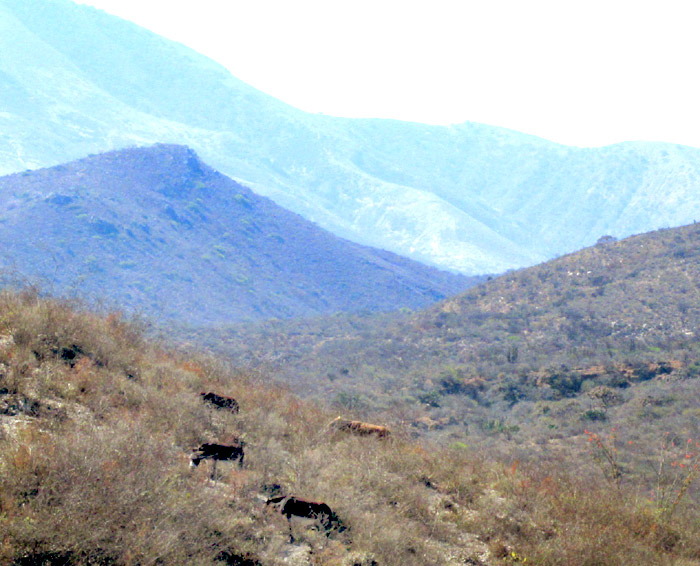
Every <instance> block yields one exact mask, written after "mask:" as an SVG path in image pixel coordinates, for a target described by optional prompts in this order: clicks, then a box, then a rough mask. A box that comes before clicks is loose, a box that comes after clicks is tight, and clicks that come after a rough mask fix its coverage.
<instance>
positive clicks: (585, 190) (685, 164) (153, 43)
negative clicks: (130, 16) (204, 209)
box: [0, 0, 700, 274]
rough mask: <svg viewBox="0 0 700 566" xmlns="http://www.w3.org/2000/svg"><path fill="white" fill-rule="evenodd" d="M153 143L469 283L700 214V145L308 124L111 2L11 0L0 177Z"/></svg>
mask: <svg viewBox="0 0 700 566" xmlns="http://www.w3.org/2000/svg"><path fill="white" fill-rule="evenodd" d="M251 48H253V47H252V46H251ZM241 56H245V54H242V55H241ZM154 142H164V143H177V144H184V145H187V146H190V147H192V148H193V149H195V150H196V151H197V153H198V154H199V155H200V156H201V157H202V159H203V160H204V161H205V162H206V163H209V164H211V165H212V166H213V167H215V168H216V169H217V170H220V171H221V172H223V173H225V174H227V175H229V176H232V177H234V178H235V179H236V180H238V181H240V182H242V183H243V184H245V185H247V186H250V187H251V188H252V189H253V190H254V191H256V192H257V193H259V194H261V195H266V196H269V197H270V198H272V199H273V200H274V201H276V202H277V203H278V204H280V205H282V206H284V207H285V208H288V209H290V210H292V211H294V212H297V213H299V214H301V215H303V216H304V217H306V218H307V219H310V220H312V221H314V222H316V223H318V224H319V225H320V226H322V227H324V228H326V229H328V230H330V231H332V232H334V233H335V234H337V235H340V236H343V237H345V238H348V239H351V240H354V241H356V242H360V243H363V244H370V245H373V246H376V247H381V248H385V249H388V250H392V251H394V252H397V253H400V254H402V255H406V256H409V257H412V258H414V259H417V260H420V261H422V262H425V263H430V264H434V265H439V266H442V267H445V268H449V269H452V270H457V271H461V272H464V273H471V274H473V273H488V272H499V271H503V270H505V269H509V268H514V267H519V266H524V265H530V264H534V263H537V262H539V261H541V260H544V259H546V258H549V257H552V256H555V255H558V254H561V253H564V252H568V251H572V250H575V249H579V248H581V247H583V246H586V245H589V244H592V243H594V242H595V241H596V240H597V239H598V238H599V237H600V236H603V235H605V234H611V235H614V236H617V237H622V236H626V235H629V234H632V233H638V232H644V231H648V230H652V229H655V228H659V227H665V226H677V225H681V224H684V223H687V222H692V221H693V220H694V219H697V218H700V193H698V191H697V189H696V187H697V186H698V172H699V171H700V150H698V149H694V148H689V147H683V146H677V145H669V144H657V143H626V144H618V145H613V146H608V147H604V148H598V149H580V148H573V147H566V146H562V145H558V144H555V143H552V142H548V141H546V140H543V139H539V138H536V137H533V136H528V135H524V134H521V133H518V132H514V131H510V130H505V129H501V128H495V127H490V126H485V125H479V124H473V123H466V124H461V125H457V126H450V127H441V126H427V125H421V124H414V123H404V122H398V121H391V120H351V119H342V118H333V117H328V116H322V115H312V114H308V113H305V112H302V111H300V110H297V109H295V108H292V107H291V106H288V105H286V104H284V103H282V102H280V101H278V100H276V99H274V98H272V97H270V96H268V95H265V94H263V93H261V92H259V91H257V90H255V89H254V88H252V87H250V86H248V85H246V84H244V83H242V82H241V81H239V80H238V79H236V78H234V77H233V76H231V75H230V73H229V72H228V71H226V70H225V69H224V68H223V67H221V66H220V65H218V64H216V63H214V62H212V61H211V60H209V59H207V58H206V57H203V56H201V55H199V54H197V53H195V52H194V51H192V50H190V49H187V48H185V47H184V46H182V45H180V44H177V43H174V42H171V41H168V40H166V39H164V38H162V37H159V36H157V35H154V34H152V33H150V32H148V31H146V30H144V29H142V28H139V27H138V26H135V25H133V24H131V23H129V22H125V21H123V20H120V19H119V18H116V17H113V16H110V15H108V14H105V13H104V12H101V11H99V10H95V9H93V8H90V7H87V6H79V5H76V4H73V3H72V2H70V1H69V0H0V173H11V172H15V171H21V170H23V169H28V168H36V167H41V166H49V165H55V164H59V163H62V162H66V161H70V160H72V159H77V158H80V157H82V156H84V155H87V154H89V153H99V152H103V151H107V150H111V149H116V148H122V147H126V146H133V145H148V144H151V143H154Z"/></svg>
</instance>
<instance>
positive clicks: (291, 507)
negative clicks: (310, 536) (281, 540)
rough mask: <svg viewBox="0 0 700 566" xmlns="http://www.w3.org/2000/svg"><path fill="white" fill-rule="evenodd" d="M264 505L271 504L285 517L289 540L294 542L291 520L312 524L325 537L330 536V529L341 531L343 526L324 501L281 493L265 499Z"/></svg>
mask: <svg viewBox="0 0 700 566" xmlns="http://www.w3.org/2000/svg"><path fill="white" fill-rule="evenodd" d="M266 505H271V506H272V507H273V508H274V509H276V510H277V511H278V512H280V513H281V514H282V515H284V516H285V517H287V524H288V525H289V542H290V543H293V542H294V535H293V534H292V522H293V521H294V522H296V523H301V524H307V525H313V526H314V528H316V530H318V531H323V532H324V533H325V534H326V536H327V537H330V535H331V531H332V530H334V529H335V530H337V531H338V532H343V531H344V530H345V527H344V526H343V525H342V523H341V521H340V519H338V517H337V515H336V514H335V513H333V511H331V508H330V507H329V506H328V505H326V504H325V503H316V502H314V501H305V500H304V499H299V498H298V497H294V496H291V495H281V496H277V497H271V498H270V499H268V500H267V502H266Z"/></svg>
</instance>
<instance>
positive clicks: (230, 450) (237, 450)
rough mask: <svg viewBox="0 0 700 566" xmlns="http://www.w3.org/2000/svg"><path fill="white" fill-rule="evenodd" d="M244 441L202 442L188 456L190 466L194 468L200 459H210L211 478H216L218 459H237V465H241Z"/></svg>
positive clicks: (243, 455)
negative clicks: (227, 442) (229, 443)
mask: <svg viewBox="0 0 700 566" xmlns="http://www.w3.org/2000/svg"><path fill="white" fill-rule="evenodd" d="M244 446H245V442H243V441H242V440H238V439H235V440H234V443H233V444H231V445H227V444H214V443H208V442H207V443H204V444H202V445H201V446H200V447H199V448H197V449H195V450H193V451H192V454H191V456H190V468H196V467H197V466H199V463H200V462H201V461H202V460H211V461H212V463H213V464H212V470H211V479H213V480H215V479H216V464H217V462H219V461H230V460H238V465H239V466H240V467H243V458H244V457H245V453H244V452H243V447H244Z"/></svg>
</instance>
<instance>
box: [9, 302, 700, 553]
mask: <svg viewBox="0 0 700 566" xmlns="http://www.w3.org/2000/svg"><path fill="white" fill-rule="evenodd" d="M200 391H219V392H221V393H225V394H227V395H233V396H234V397H235V398H236V400H237V401H238V403H239V407H240V410H239V412H238V413H236V414H233V413H231V412H230V411H217V410H215V409H213V408H211V407H208V406H207V405H205V404H204V403H203V402H202V398H201V396H200V394H199V392H200ZM336 414H337V412H336V411H333V412H331V411H329V410H328V409H327V408H325V407H323V406H319V405H318V404H315V403H314V404H312V403H310V402H308V401H307V402H305V401H302V400H300V399H299V398H296V397H294V396H293V395H292V394H291V393H290V392H289V391H288V390H287V389H284V388H278V387H275V386H274V385H272V384H270V381H269V376H267V375H265V374H261V373H258V372H250V371H245V372H241V371H231V369H230V365H229V364H228V362H222V361H221V360H216V359H214V358H212V357H211V356H210V355H207V356H202V355H200V354H199V353H197V352H196V351H193V350H192V349H190V350H189V351H188V352H187V353H183V352H176V351H172V350H166V349H164V347H163V345H162V344H154V343H152V342H149V341H148V340H146V339H145V338H144V336H143V335H142V333H141V331H140V329H139V327H137V326H134V325H132V324H130V323H129V322H128V321H126V320H124V319H123V318H121V317H120V316H118V315H116V314H114V313H112V314H111V315H109V316H107V317H98V316H95V315H94V314H92V313H89V312H85V311H82V310H75V309H71V308H69V307H68V306H67V305H66V304H65V303H63V302H60V301H55V300H46V299H39V298H37V297H36V295H33V294H32V293H29V292H23V293H21V294H19V295H17V294H14V293H9V292H7V291H6V290H3V291H0V470H2V473H0V537H2V541H3V544H2V545H0V563H2V564H3V565H8V566H27V565H38V564H42V565H47V564H52V565H59V564H60V565H64V566H68V565H70V566H90V565H93V566H94V565H95V564H100V565H105V566H108V565H116V564H167V565H171V564H172V565H180V564H187V565H193V566H222V565H224V564H228V565H235V566H261V565H265V566H285V565H287V566H288V565H290V564H294V565H297V566H312V565H319V564H323V565H324V566H325V565H327V566H349V565H353V566H372V565H377V564H382V565H386V566H427V565H430V566H457V565H464V564H472V565H475V566H476V565H478V566H497V565H502V564H504V563H515V562H518V563H523V564H539V565H541V566H561V565H562V564H566V565H567V566H591V565H592V564H615V565H620V566H636V565H638V564H648V565H653V566H662V565H663V566H665V565H671V564H675V565H677V566H680V565H681V564H682V565H683V566H697V564H698V563H699V561H700V538H699V537H698V536H697V533H698V528H697V527H698V525H697V511H698V505H697V502H696V503H693V501H692V499H691V498H690V497H688V495H687V493H686V494H684V496H683V497H682V498H681V500H680V501H676V503H677V504H674V505H673V507H672V508H669V507H666V506H665V505H666V504H668V503H669V501H664V500H663V499H661V500H659V501H658V502H657V501H656V500H655V501H648V500H647V499H646V497H643V496H642V494H644V493H645V491H643V490H642V489H640V488H641V487H642V485H643V484H642V483H641V482H636V483H634V484H631V485H627V484H622V485H617V486H616V485H613V484H609V483H608V482H606V481H605V480H604V478H603V477H601V474H600V472H599V470H597V469H596V466H595V464H594V462H593V461H591V459H590V458H584V459H581V458H574V457H570V456H569V457H567V458H561V459H556V460H554V459H551V460H544V459H539V460H534V459H532V458H530V460H531V461H529V462H528V461H527V460H520V461H519V460H514V458H513V456H512V455H508V456H507V457H498V455H497V451H498V448H499V447H502V446H503V443H502V442H499V441H498V439H493V440H492V441H491V443H490V444H489V451H488V452H483V453H479V452H478V451H475V450H472V449H470V448H468V447H467V446H466V445H465V444H464V443H461V442H457V443H452V444H451V445H449V446H446V445H436V444H434V443H431V442H428V441H422V442H421V443H420V444H419V443H417V442H415V441H412V440H411V439H410V438H409V435H408V434H407V430H406V428H405V426H403V425H402V424H401V423H400V422H398V421H397V420H392V421H388V422H389V424H391V426H392V434H391V438H385V439H376V438H372V437H358V436H354V435H349V434H345V433H343V432H342V431H336V432H333V431H332V430H331V427H330V426H329V424H330V423H331V422H332V420H333V417H334V416H335V415H336ZM383 422H387V421H384V420H383ZM236 438H237V439H240V440H243V441H244V442H245V446H244V447H243V448H244V451H245V463H244V464H242V465H241V466H239V465H238V464H237V463H232V462H226V461H221V462H219V463H218V466H217V469H216V475H215V477H214V478H212V479H210V474H212V466H211V464H212V463H211V462H207V461H205V462H202V463H201V464H200V465H199V467H198V468H197V469H195V470H192V469H189V466H188V460H189V456H190V455H192V454H193V449H194V448H195V447H197V446H200V445H202V443H212V442H217V443H223V444H233V442H234V439H236ZM685 446H686V443H685V438H684V442H683V448H684V449H685ZM685 461H686V462H687V463H688V464H693V463H694V461H693V460H692V459H685ZM696 461H697V458H696V460H695V462H696ZM684 465H685V463H684ZM277 494H280V495H294V496H296V497H299V498H302V499H305V500H311V501H323V502H325V503H326V504H327V505H328V506H330V509H332V512H333V513H334V514H335V517H336V521H333V524H334V525H336V528H333V529H330V531H329V532H328V536H327V537H326V536H324V535H325V533H324V530H325V529H323V528H321V529H320V531H321V532H316V531H315V530H314V529H313V528H310V527H307V526H306V525H305V524H303V523H302V524H298V523H297V522H296V521H294V522H293V524H292V525H291V526H290V525H288V522H287V519H285V517H284V516H283V515H282V514H280V513H277V512H275V510H274V508H273V507H272V506H268V505H266V500H267V499H268V498H269V497H271V496H273V495H277ZM673 496H674V497H675V494H673ZM671 501H673V500H671ZM669 509H670V512H669ZM323 526H324V525H322V526H321V527H323ZM290 535H293V537H294V539H293V540H292V539H291V537H290Z"/></svg>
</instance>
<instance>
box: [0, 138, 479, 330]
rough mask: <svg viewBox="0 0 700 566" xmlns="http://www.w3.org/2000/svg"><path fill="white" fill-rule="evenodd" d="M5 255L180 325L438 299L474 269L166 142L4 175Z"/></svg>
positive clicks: (56, 286)
mask: <svg viewBox="0 0 700 566" xmlns="http://www.w3.org/2000/svg"><path fill="white" fill-rule="evenodd" d="M0 241H2V242H3V247H2V250H1V251H0V267H1V268H2V269H3V271H4V276H5V277H6V278H11V277H12V276H14V275H15V273H17V274H19V275H21V276H25V277H28V278H29V279H30V281H33V280H38V281H39V284H40V286H41V287H43V288H46V289H48V290H52V291H53V292H54V293H61V294H63V293H69V294H80V295H81V296H84V297H92V298H94V299H97V300H103V301H107V302H108V304H109V305H114V304H119V305H120V306H122V307H125V308H128V309H129V310H130V311H132V312H133V311H140V312H142V313H143V314H146V315H149V316H151V317H153V318H154V319H156V320H158V321H160V322H168V323H169V324H172V323H173V322H177V323H185V322H186V323H187V324H200V325H201V324H222V323H227V322H231V321H236V320H238V321H240V320H253V319H261V318H274V317H280V318H286V317H294V316H296V317H300V316H311V315H318V314H320V313H328V314H331V313H334V312H338V311H344V310H348V311H362V310H368V311H374V310H390V309H398V308H401V307H408V308H416V307H418V306H426V305H428V304H430V303H432V302H435V301H437V300H439V299H441V298H444V297H446V296H449V295H452V294H455V293H457V292H459V291H461V290H464V289H465V288H466V287H467V286H468V285H469V284H470V280H469V278H467V277H464V276H461V275H456V274H452V273H447V272H441V271H439V270H437V269H435V268H432V267H428V266H425V265H422V264H419V263H417V262H414V261H412V260H409V259H406V258H402V257H399V256H396V255H394V254H392V253H390V252H386V251H382V250H377V249H372V248H368V247H364V246H360V245H358V244H354V243H352V242H348V241H346V240H342V239H340V238H337V237H336V236H333V235H332V234H330V233H328V232H326V231H325V230H322V229H320V228H319V227H317V226H316V225H314V224H312V223H311V222H308V221H307V220H304V219H303V218H302V217H300V216H298V215H296V214H294V213H291V212H288V211H286V210H284V209H282V208H281V207H279V206H277V205H276V204H274V203H273V202H272V201H270V200H269V199H267V198H265V197H260V196H258V195H256V194H254V193H253V192H251V191H250V190H248V189H247V188H245V187H243V186H241V185H239V184H238V183H236V182H235V181H232V180H231V179H229V178H228V177H225V176H224V175H221V174H219V173H217V172H216V171H214V170H213V169H211V168H210V167H208V166H207V165H205V164H204V163H202V162H201V161H200V160H199V158H198V157H197V155H196V154H195V153H194V152H193V151H192V150H190V149H187V148H185V147H182V146H168V145H157V146H153V147H149V148H138V149H127V150H121V151H115V152H111V153H108V154H102V155H96V156H91V157H88V158H85V159H82V160H79V161H75V162H71V163H67V164H64V165H60V166H56V167H52V168H49V169H41V170H37V171H31V172H25V173H20V174H15V175H10V176H6V177H2V178H0Z"/></svg>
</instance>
